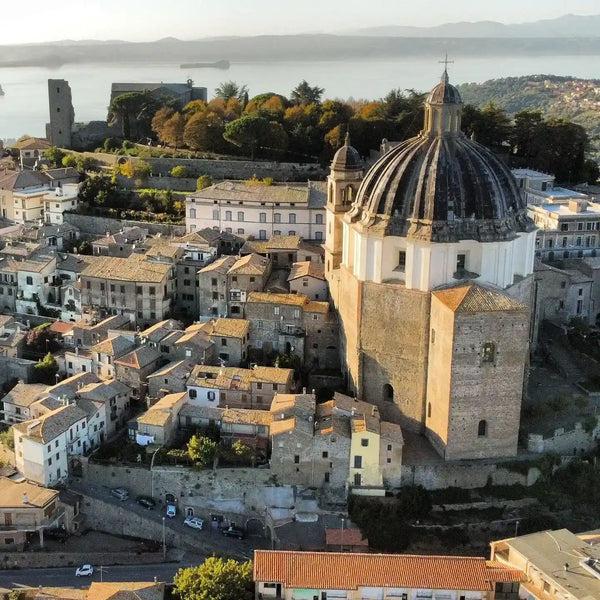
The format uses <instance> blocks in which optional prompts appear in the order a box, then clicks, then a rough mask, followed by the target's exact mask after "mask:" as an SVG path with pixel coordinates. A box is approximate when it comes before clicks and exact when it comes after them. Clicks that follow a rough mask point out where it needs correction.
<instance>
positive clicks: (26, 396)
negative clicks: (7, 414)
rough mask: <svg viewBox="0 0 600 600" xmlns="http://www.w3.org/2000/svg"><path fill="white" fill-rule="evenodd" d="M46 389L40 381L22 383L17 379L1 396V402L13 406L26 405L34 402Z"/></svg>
mask: <svg viewBox="0 0 600 600" xmlns="http://www.w3.org/2000/svg"><path fill="white" fill-rule="evenodd" d="M45 391H46V386H45V385H43V384H41V383H23V382H22V381H19V382H18V383H17V385H15V387H14V388H13V389H12V390H10V392H8V394H6V396H4V398H2V401H3V402H8V403H10V404H14V405H15V406H21V407H27V406H30V405H31V404H32V403H33V402H35V401H36V400H37V399H38V398H39V396H40V394H43V393H44V392H45Z"/></svg>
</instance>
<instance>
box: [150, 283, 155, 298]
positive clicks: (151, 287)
mask: <svg viewBox="0 0 600 600" xmlns="http://www.w3.org/2000/svg"><path fill="white" fill-rule="evenodd" d="M150 295H151V296H156V288H155V287H154V286H152V285H151V286H150Z"/></svg>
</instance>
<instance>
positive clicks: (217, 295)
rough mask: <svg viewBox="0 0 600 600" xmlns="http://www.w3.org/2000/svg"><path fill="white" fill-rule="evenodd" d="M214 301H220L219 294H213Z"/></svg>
mask: <svg viewBox="0 0 600 600" xmlns="http://www.w3.org/2000/svg"><path fill="white" fill-rule="evenodd" d="M212 299H213V300H218V299H219V292H213V293H212Z"/></svg>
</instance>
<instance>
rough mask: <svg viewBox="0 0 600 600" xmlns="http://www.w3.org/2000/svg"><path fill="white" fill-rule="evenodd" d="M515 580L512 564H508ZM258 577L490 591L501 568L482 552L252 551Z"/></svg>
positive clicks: (327, 584) (292, 583)
mask: <svg viewBox="0 0 600 600" xmlns="http://www.w3.org/2000/svg"><path fill="white" fill-rule="evenodd" d="M505 571H506V577H507V581H513V578H514V573H513V571H514V570H513V569H505ZM254 580H255V581H265V582H280V583H282V584H283V585H284V586H285V587H286V588H305V589H306V588H308V589H330V590H356V589H358V588H359V587H396V588H398V587H399V588H420V589H434V590H461V591H482V592H483V591H492V590H493V589H494V584H495V582H497V581H504V579H502V572H501V571H498V569H497V568H492V567H488V566H487V562H486V560H485V559H484V558H477V557H467V556H413V555H408V554H355V553H345V552H344V553H342V552H292V551H287V552H286V551H272V550H255V551H254Z"/></svg>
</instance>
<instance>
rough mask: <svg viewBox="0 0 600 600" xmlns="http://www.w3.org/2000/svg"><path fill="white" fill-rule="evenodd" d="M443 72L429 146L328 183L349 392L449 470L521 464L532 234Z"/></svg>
mask: <svg viewBox="0 0 600 600" xmlns="http://www.w3.org/2000/svg"><path fill="white" fill-rule="evenodd" d="M461 114H462V100H461V97H460V93H459V92H458V90H457V89H456V87H454V86H453V85H451V84H450V83H449V79H448V74H447V72H446V71H444V73H443V75H442V78H441V82H440V83H439V84H438V85H437V86H435V87H434V88H433V90H432V91H431V93H430V94H429V95H428V97H427V100H426V102H425V118H424V124H423V129H422V131H421V132H420V134H419V135H418V136H416V137H414V138H412V139H409V140H406V141H404V142H402V143H400V144H399V145H396V146H395V147H393V148H391V149H389V148H388V149H387V151H386V152H384V153H383V155H382V156H381V157H380V158H379V159H378V160H377V162H375V164H373V165H372V166H371V167H370V168H369V169H365V166H364V164H363V162H362V160H361V158H360V156H359V154H358V152H357V151H356V150H355V149H354V148H353V147H352V146H351V145H350V140H349V138H348V137H347V138H346V143H345V145H344V146H343V147H342V148H341V149H340V150H338V152H337V153H336V155H335V157H334V159H333V162H332V165H331V173H330V175H329V177H328V182H327V186H328V187H327V222H326V227H327V232H326V244H325V268H326V276H327V279H328V282H329V286H330V290H331V297H332V301H333V304H334V306H335V308H336V310H337V313H338V316H339V321H340V330H341V334H340V335H341V354H342V363H343V369H344V373H345V375H346V378H347V381H346V383H347V386H348V388H349V389H351V390H352V391H353V392H354V393H355V394H356V395H357V396H358V397H360V398H361V399H363V400H367V401H369V402H371V403H373V404H376V405H377V406H378V407H379V411H380V413H381V414H382V416H384V417H385V418H388V419H393V420H396V421H398V422H399V423H401V424H402V426H403V428H405V429H406V430H409V431H414V432H417V433H420V434H423V435H425V436H426V437H427V439H428V440H429V441H430V442H431V444H432V446H433V447H434V448H435V450H436V451H437V452H438V453H439V454H440V455H441V456H442V457H443V458H444V459H445V460H458V459H477V458H496V457H506V456H513V455H515V454H516V452H517V441H518V431H519V416H520V409H521V400H522V396H523V386H524V380H525V373H526V369H527V365H528V355H529V353H528V350H529V342H530V320H531V310H530V307H531V305H532V294H533V285H532V283H533V281H532V280H533V267H534V254H535V228H534V225H533V222H532V221H531V220H530V219H529V217H528V216H527V211H526V205H525V200H524V199H523V198H522V196H521V193H520V191H519V188H518V186H517V184H516V181H515V179H514V177H513V175H512V174H511V172H510V170H509V169H508V167H507V166H506V165H505V164H504V163H503V162H502V160H500V159H499V158H498V157H497V156H496V155H495V154H494V153H493V152H491V151H490V150H489V149H487V148H486V147H484V146H482V145H481V144H478V143H477V142H475V141H473V140H471V139H468V138H467V137H466V136H465V135H464V134H463V133H462V131H461Z"/></svg>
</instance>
